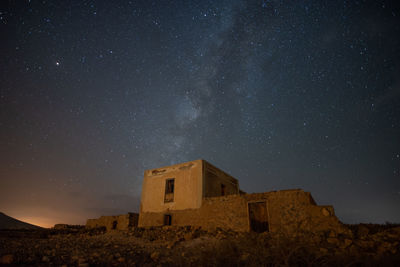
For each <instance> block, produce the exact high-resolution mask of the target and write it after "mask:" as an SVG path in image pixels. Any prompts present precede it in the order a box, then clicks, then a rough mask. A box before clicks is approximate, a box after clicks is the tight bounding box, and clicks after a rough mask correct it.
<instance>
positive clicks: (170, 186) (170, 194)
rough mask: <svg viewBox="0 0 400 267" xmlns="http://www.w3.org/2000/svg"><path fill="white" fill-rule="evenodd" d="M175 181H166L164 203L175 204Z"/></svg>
mask: <svg viewBox="0 0 400 267" xmlns="http://www.w3.org/2000/svg"><path fill="white" fill-rule="evenodd" d="M174 187H175V179H167V180H166V181H165V195H164V202H165V203H167V202H174V190H175V188H174Z"/></svg>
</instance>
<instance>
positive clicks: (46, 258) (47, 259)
mask: <svg viewBox="0 0 400 267" xmlns="http://www.w3.org/2000/svg"><path fill="white" fill-rule="evenodd" d="M42 261H43V262H49V261H50V259H49V257H47V256H43V258H42Z"/></svg>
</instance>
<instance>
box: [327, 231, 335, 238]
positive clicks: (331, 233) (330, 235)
mask: <svg viewBox="0 0 400 267" xmlns="http://www.w3.org/2000/svg"><path fill="white" fill-rule="evenodd" d="M328 237H337V234H336V232H335V231H333V230H331V231H330V232H329V235H328Z"/></svg>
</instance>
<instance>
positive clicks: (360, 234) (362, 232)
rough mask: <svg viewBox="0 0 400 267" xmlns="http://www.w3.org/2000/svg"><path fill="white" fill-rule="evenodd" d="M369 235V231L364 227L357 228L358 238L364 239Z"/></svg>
mask: <svg viewBox="0 0 400 267" xmlns="http://www.w3.org/2000/svg"><path fill="white" fill-rule="evenodd" d="M368 233H369V229H368V227H367V226H365V225H360V226H358V230H357V234H358V237H359V238H363V237H366V236H367V235H368Z"/></svg>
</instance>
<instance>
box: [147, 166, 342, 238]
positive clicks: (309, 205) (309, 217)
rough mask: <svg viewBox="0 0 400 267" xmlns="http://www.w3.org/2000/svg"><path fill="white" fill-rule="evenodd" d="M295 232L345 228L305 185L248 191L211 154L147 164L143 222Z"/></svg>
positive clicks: (155, 224)
mask: <svg viewBox="0 0 400 267" xmlns="http://www.w3.org/2000/svg"><path fill="white" fill-rule="evenodd" d="M161 225H179V226H185V225H191V226H198V227H202V228H205V229H209V228H216V227H220V228H225V229H232V230H235V231H255V232H265V231H270V232H278V231H287V232H293V231H298V230H305V231H323V230H327V229H332V228H336V229H337V228H341V227H342V224H341V223H340V222H339V220H338V219H337V217H336V216H335V214H334V210H333V207H332V206H318V205H316V203H315V201H314V199H313V198H312V196H311V194H310V193H308V192H304V191H303V190H301V189H295V190H282V191H273V192H266V193H254V194H246V193H244V192H243V191H241V190H240V189H239V182H238V180H237V179H235V178H233V177H232V176H230V175H229V174H227V173H225V172H224V171H222V170H220V169H218V168H216V167H215V166H213V165H211V164H210V163H208V162H207V161H205V160H195V161H191V162H186V163H181V164H177V165H173V166H169V167H163V168H157V169H152V170H146V171H145V173H144V180H143V186H142V196H141V203H140V214H139V227H145V226H161Z"/></svg>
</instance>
